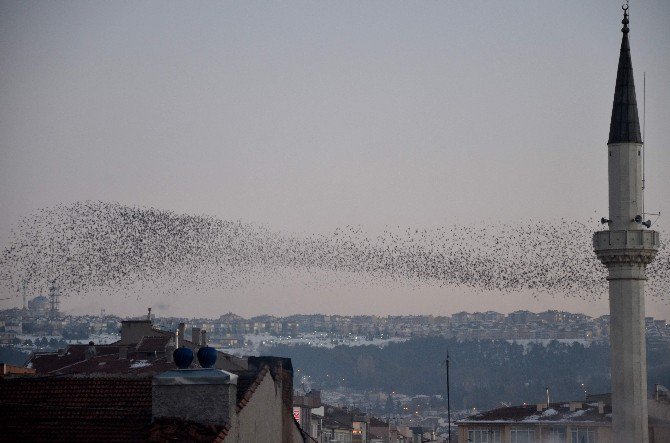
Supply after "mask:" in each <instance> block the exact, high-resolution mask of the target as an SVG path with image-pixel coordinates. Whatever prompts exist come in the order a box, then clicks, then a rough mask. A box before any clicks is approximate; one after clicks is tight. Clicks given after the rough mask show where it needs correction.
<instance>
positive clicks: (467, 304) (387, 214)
mask: <svg viewBox="0 0 670 443" xmlns="http://www.w3.org/2000/svg"><path fill="white" fill-rule="evenodd" d="M620 6H621V4H620V2H618V1H611V0H608V1H588V2H584V1H532V2H530V1H508V2H499V1H488V2H483V1H460V2H455V1H444V2H436V1H426V2H394V1H366V2H349V1H338V2H321V1H319V2H298V1H284V2H252V1H239V2H214V1H210V2H205V1H202V2H181V1H180V2H177V1H160V2H156V1H142V2H98V1H90V0H87V1H79V2H77V1H50V2H30V1H3V2H1V3H0V97H1V100H2V106H1V107H0V241H1V242H2V243H4V242H5V241H6V240H7V239H8V237H9V231H10V229H11V228H12V226H15V225H16V223H17V222H18V220H19V219H20V218H21V217H22V216H24V215H27V214H29V213H31V212H32V211H35V210H36V209H38V208H41V207H45V206H52V205H55V204H58V203H70V202H74V201H79V200H104V201H118V202H121V203H123V204H130V205H139V206H153V207H156V208H162V209H170V210H174V211H176V212H179V213H198V214H211V215H214V216H217V217H220V218H223V219H241V220H244V221H250V222H255V223H261V224H264V225H268V226H270V227H271V228H273V229H277V230H284V231H289V232H313V233H324V232H331V231H333V230H334V229H335V228H336V227H338V226H343V225H347V224H357V225H358V224H360V225H362V226H363V227H364V228H365V229H370V230H375V229H379V228H383V227H384V226H387V225H393V226H396V225H401V226H417V227H435V226H442V225H451V224H454V223H456V224H460V225H462V224H468V223H471V222H472V221H473V220H474V221H490V222H492V223H495V222H498V221H501V222H518V223H531V222H535V221H531V220H543V219H555V218H566V219H579V220H588V219H592V220H594V230H596V229H598V228H599V225H598V224H596V223H595V220H597V219H599V218H600V217H601V216H603V215H607V167H606V166H607V157H606V142H607V136H608V133H609V119H610V112H611V106H612V97H613V94H614V81H615V77H616V68H617V60H618V56H619V45H620V41H621V32H620V29H621V23H620V21H621V15H622V11H621V7H620ZM630 11H631V24H630V27H631V33H630V39H631V49H632V57H633V66H634V69H635V81H636V85H637V91H638V104H639V105H640V106H639V108H640V112H642V73H643V72H645V71H646V76H647V103H646V110H647V118H646V137H645V138H646V147H647V151H646V153H647V160H648V163H647V171H646V173H647V179H648V181H647V185H648V189H647V193H646V206H647V209H648V210H651V211H657V210H660V211H662V212H663V211H664V210H665V211H667V210H668V209H670V208H668V204H669V201H668V197H667V196H668V192H669V191H670V174H668V166H670V149H668V143H669V142H670V124H668V122H670V84H669V83H670V2H668V1H667V0H658V1H645V2H640V1H632V2H631V9H630ZM640 117H642V116H640ZM667 226H670V223H669V222H668V221H667V218H663V217H662V218H661V219H660V220H659V221H658V223H657V225H656V227H657V229H659V230H661V231H663V232H666V230H667ZM669 234H670V233H669ZM594 259H595V258H594ZM8 303H10V302H7V301H0V306H8ZM148 305H154V306H158V312H159V313H161V314H169V313H172V314H188V315H192V314H203V315H204V314H208V313H212V314H216V313H218V312H220V311H228V310H232V311H235V312H239V313H241V314H244V315H252V314H259V313H265V312H271V313H279V314H285V313H291V312H319V311H320V312H332V313H337V312H342V313H362V312H375V313H380V314H385V313H420V312H424V313H453V312H456V311H458V310H462V309H466V310H470V311H474V310H486V309H493V310H500V311H505V312H507V311H510V310H515V309H522V308H526V309H531V310H535V311H537V310H544V309H547V308H554V309H565V310H573V311H578V310H581V311H585V312H588V313H590V314H596V315H599V314H602V313H605V312H606V311H607V301H606V300H605V299H603V300H600V301H596V302H593V301H591V302H588V303H587V302H583V301H582V300H579V299H575V298H568V299H563V298H560V297H559V298H550V297H539V298H538V299H533V298H531V297H529V296H528V294H523V295H518V296H509V295H507V296H501V295H500V294H487V293H480V294H476V295H472V294H470V293H466V292H464V291H462V290H460V289H454V288H437V287H427V288H403V287H397V286H396V287H391V288H389V287H386V286H384V285H379V284H370V285H365V284H362V285H348V286H346V287H341V288H340V287H337V286H334V287H324V288H320V289H314V288H309V287H305V286H301V285H299V284H281V285H277V287H271V286H268V287H263V288H255V289H251V288H250V289H245V290H240V291H218V292H217V291H213V292H212V293H210V294H184V295H182V296H181V297H180V298H177V297H174V296H171V297H167V298H165V297H162V295H161V294H146V297H143V298H140V299H139V300H137V299H136V298H135V297H132V298H111V297H107V298H104V297H98V296H91V297H90V298H88V299H84V298H82V297H73V298H70V299H66V300H64V303H63V307H64V308H65V309H66V310H69V311H71V312H81V311H85V310H88V309H91V310H97V309H99V308H105V309H107V311H108V312H119V313H123V314H133V313H137V314H139V313H141V312H143V311H144V310H145V308H146V306H148ZM647 312H648V314H649V315H654V316H656V317H661V318H667V319H670V307H669V306H668V304H667V302H659V301H658V300H648V301H647Z"/></svg>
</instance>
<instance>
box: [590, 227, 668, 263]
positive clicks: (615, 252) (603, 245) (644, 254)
mask: <svg viewBox="0 0 670 443" xmlns="http://www.w3.org/2000/svg"><path fill="white" fill-rule="evenodd" d="M660 244H661V239H660V235H659V233H658V232H656V231H651V230H615V231H599V232H596V233H595V234H593V249H594V251H595V253H596V255H597V256H598V258H599V259H600V261H602V262H603V264H605V265H609V264H615V263H640V264H643V265H647V264H649V263H651V261H652V260H653V259H654V257H655V256H656V253H657V252H658V249H659V247H660Z"/></svg>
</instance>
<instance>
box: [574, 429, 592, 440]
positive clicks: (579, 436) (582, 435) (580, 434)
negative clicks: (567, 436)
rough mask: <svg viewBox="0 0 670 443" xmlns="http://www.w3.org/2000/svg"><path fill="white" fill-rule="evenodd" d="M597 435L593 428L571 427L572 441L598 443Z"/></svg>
mask: <svg viewBox="0 0 670 443" xmlns="http://www.w3.org/2000/svg"><path fill="white" fill-rule="evenodd" d="M597 437H598V434H597V433H596V430H595V429H593V428H572V443H598V438H597Z"/></svg>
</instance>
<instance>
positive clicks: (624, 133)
mask: <svg viewBox="0 0 670 443" xmlns="http://www.w3.org/2000/svg"><path fill="white" fill-rule="evenodd" d="M621 23H623V28H622V29H621V32H622V33H623V37H622V38H621V52H620V53H619V68H618V69H617V73H616V87H615V89H614V103H613V105H612V120H611V121H610V137H609V140H608V142H607V143H608V144H609V143H628V142H633V143H642V136H641V135H640V119H639V118H638V115H637V100H636V99H635V82H634V81H633V63H632V62H631V59H630V44H629V42H628V31H629V30H628V11H627V10H624V16H623V20H622V21H621Z"/></svg>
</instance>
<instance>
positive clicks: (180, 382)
mask: <svg viewBox="0 0 670 443" xmlns="http://www.w3.org/2000/svg"><path fill="white" fill-rule="evenodd" d="M178 357H179V356H175V360H178ZM189 361H190V359H189ZM215 361H216V359H214V362H215ZM203 363H204V362H201V363H200V364H201V366H202V365H203ZM179 365H180V363H179V362H178V366H179ZM181 367H184V366H183V365H182V366H181ZM151 385H152V386H151V412H152V418H153V419H157V418H162V417H171V418H180V419H183V420H189V421H193V422H196V423H200V424H203V425H211V424H214V425H219V426H223V425H225V424H229V425H231V426H232V424H233V420H232V419H233V418H234V417H235V414H236V411H235V406H236V404H237V375H235V374H232V373H230V372H226V371H222V370H220V369H215V368H213V367H209V368H197V369H175V370H171V371H166V372H162V373H160V374H158V375H156V376H155V377H154V378H153V380H152V382H151Z"/></svg>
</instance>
